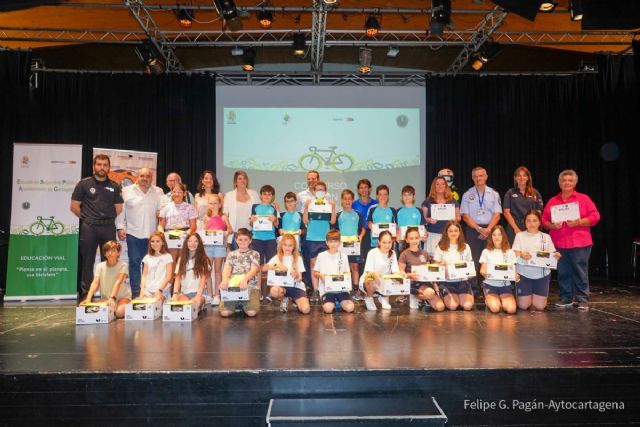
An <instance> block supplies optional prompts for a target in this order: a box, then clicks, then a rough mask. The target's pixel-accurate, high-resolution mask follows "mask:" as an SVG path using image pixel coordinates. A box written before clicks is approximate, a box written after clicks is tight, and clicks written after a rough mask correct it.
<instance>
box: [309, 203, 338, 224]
mask: <svg viewBox="0 0 640 427" xmlns="http://www.w3.org/2000/svg"><path fill="white" fill-rule="evenodd" d="M331 210H332V208H331V205H330V204H329V203H328V202H327V201H326V200H324V199H316V200H314V201H312V202H311V203H309V219H315V220H327V221H328V220H329V219H331Z"/></svg>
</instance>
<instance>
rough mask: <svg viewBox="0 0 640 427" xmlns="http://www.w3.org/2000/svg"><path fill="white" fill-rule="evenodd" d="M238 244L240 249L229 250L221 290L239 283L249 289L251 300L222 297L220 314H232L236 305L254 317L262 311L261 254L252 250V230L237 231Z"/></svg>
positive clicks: (241, 229)
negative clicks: (259, 277) (259, 280)
mask: <svg viewBox="0 0 640 427" xmlns="http://www.w3.org/2000/svg"><path fill="white" fill-rule="evenodd" d="M236 244H237V245H238V249H236V250H235V251H231V252H229V254H228V255H227V262H225V264H224V268H223V270H222V281H221V282H220V290H221V291H227V290H228V289H229V288H230V286H231V285H235V284H236V283H237V285H238V288H239V289H240V290H246V289H249V300H248V301H241V300H238V299H234V300H227V301H225V300H224V298H221V299H222V301H220V308H219V311H220V316H222V317H229V316H231V315H232V314H233V313H234V312H235V310H236V307H238V306H241V307H242V311H244V314H245V315H246V316H248V317H254V316H255V315H256V314H258V312H259V311H260V284H259V283H258V277H257V275H258V274H259V273H260V254H258V252H256V251H254V250H252V249H251V248H250V247H249V246H250V245H251V232H250V231H249V230H247V229H246V228H240V229H238V231H236Z"/></svg>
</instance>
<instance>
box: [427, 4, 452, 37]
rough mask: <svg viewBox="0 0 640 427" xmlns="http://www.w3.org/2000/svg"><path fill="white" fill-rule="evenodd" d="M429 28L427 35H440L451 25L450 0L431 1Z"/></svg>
mask: <svg viewBox="0 0 640 427" xmlns="http://www.w3.org/2000/svg"><path fill="white" fill-rule="evenodd" d="M431 8H432V9H433V11H432V12H431V28H429V34H436V35H437V34H442V33H443V32H444V27H445V26H446V25H451V0H431Z"/></svg>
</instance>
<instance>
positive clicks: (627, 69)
mask: <svg viewBox="0 0 640 427" xmlns="http://www.w3.org/2000/svg"><path fill="white" fill-rule="evenodd" d="M29 59H30V54H29V52H14V51H6V50H0V93H2V94H3V96H2V97H1V98H2V100H0V107H2V114H0V126H1V127H0V144H1V145H0V147H1V149H2V153H1V154H2V166H1V167H2V188H3V189H4V190H5V191H3V192H2V193H1V195H0V198H1V201H2V205H1V208H0V229H5V230H6V229H7V227H8V224H9V215H10V203H11V194H10V191H11V175H12V170H11V168H12V156H13V153H12V144H13V142H47V143H71V144H82V145H83V146H84V151H83V153H84V154H83V171H84V173H83V174H84V175H85V176H86V175H89V174H90V173H91V152H92V151H91V149H92V147H107V148H123V149H130V150H143V151H154V152H157V153H158V183H159V184H160V185H161V186H163V185H164V177H165V175H166V173H168V172H170V171H177V172H179V173H180V174H181V175H182V176H183V180H184V181H185V182H186V183H187V184H189V185H190V187H191V188H193V187H194V186H195V184H196V182H197V178H198V176H199V174H200V172H201V171H202V170H203V169H213V170H215V169H214V167H215V142H214V141H215V82H214V79H213V78H211V77H207V76H202V75H164V76H158V77H152V76H146V75H136V74H95V73H91V74H89V73H87V74H82V73H47V74H44V75H42V76H41V78H40V80H39V82H38V88H37V89H34V88H31V89H30V86H29V73H28V66H29ZM636 62H637V61H636ZM598 65H599V73H597V74H588V75H573V76H485V77H481V76H459V77H432V78H429V79H428V80H427V84H426V95H427V103H426V108H427V113H426V121H427V147H426V149H427V165H426V169H427V170H426V173H427V177H433V176H434V175H435V174H436V172H437V171H438V170H439V169H440V168H442V167H450V168H452V169H453V170H454V171H455V172H456V184H457V186H458V188H459V189H461V190H463V191H464V189H466V188H468V187H470V186H471V185H472V182H471V169H472V168H473V167H474V166H476V165H482V166H484V167H486V168H487V170H488V172H489V185H490V186H492V187H494V188H495V189H496V190H498V191H499V192H500V193H501V194H504V192H505V191H506V190H507V189H508V188H509V186H510V185H512V175H513V171H514V170H515V168H516V167H518V166H520V165H526V166H527V167H529V169H531V170H532V172H533V174H534V184H535V186H536V187H537V188H538V189H539V190H540V192H541V193H542V195H543V197H544V198H545V199H548V198H549V197H550V196H552V195H554V194H556V193H557V192H558V185H557V176H558V173H559V172H560V171H561V170H563V169H567V168H571V169H575V170H576V171H577V172H578V174H579V176H580V181H579V183H578V191H582V192H584V193H587V194H589V195H590V196H591V198H592V199H593V200H594V201H595V202H596V204H597V205H598V208H599V209H600V212H601V214H602V217H603V219H602V221H601V223H600V224H599V225H598V226H597V227H595V228H594V229H593V235H594V238H595V247H594V250H593V256H592V267H593V268H594V269H595V270H596V271H595V273H596V274H598V275H602V276H603V275H604V274H605V273H606V271H605V266H606V265H607V264H606V260H607V257H608V266H609V274H610V277H630V275H631V267H630V260H629V255H630V246H631V240H632V239H633V236H634V235H637V234H639V232H640V230H639V226H638V223H639V221H638V215H637V214H636V212H639V208H640V206H639V205H640V202H639V199H640V197H639V196H640V194H639V192H640V190H639V188H638V186H637V185H634V184H635V183H634V182H632V171H633V168H634V166H635V158H632V157H631V153H632V151H631V150H632V147H633V145H632V144H633V142H634V137H635V136H636V134H637V132H636V128H637V124H636V123H637V120H638V119H637V112H638V111H639V110H640V109H639V108H638V106H639V100H638V92H639V90H638V85H639V80H640V79H638V76H639V75H640V73H639V72H638V70H637V68H636V65H635V63H634V58H633V56H603V57H601V58H600V60H599V64H598ZM7 93H8V94H10V96H4V94H7ZM610 143H613V144H615V145H612V144H610ZM603 148H604V152H602V151H603ZM611 148H613V150H611ZM616 148H617V149H618V150H619V156H618V157H616V156H615V149H616ZM428 181H429V182H430V178H429V179H428Z"/></svg>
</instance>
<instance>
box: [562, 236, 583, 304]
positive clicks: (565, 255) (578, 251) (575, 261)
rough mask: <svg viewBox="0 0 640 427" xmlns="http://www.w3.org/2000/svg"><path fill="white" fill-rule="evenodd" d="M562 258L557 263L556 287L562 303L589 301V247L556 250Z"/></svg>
mask: <svg viewBox="0 0 640 427" xmlns="http://www.w3.org/2000/svg"><path fill="white" fill-rule="evenodd" d="M558 252H560V253H561V254H562V258H560V260H559V261H558V285H559V286H560V299H561V300H562V301H563V302H567V303H568V302H571V301H573V300H574V299H575V300H576V301H578V302H583V301H584V302H587V301H588V300H589V257H590V256H591V246H585V247H583V248H571V249H558Z"/></svg>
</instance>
